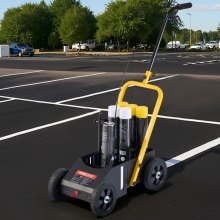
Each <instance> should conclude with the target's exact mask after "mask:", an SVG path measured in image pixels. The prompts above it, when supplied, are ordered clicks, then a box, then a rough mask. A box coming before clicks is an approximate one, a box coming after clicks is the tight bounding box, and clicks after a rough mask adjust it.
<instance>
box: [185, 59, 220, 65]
mask: <svg viewBox="0 0 220 220" xmlns="http://www.w3.org/2000/svg"><path fill="white" fill-rule="evenodd" d="M213 62H217V60H207V61H197V62H194V63H191V62H187V63H184V64H183V66H188V65H199V64H213Z"/></svg>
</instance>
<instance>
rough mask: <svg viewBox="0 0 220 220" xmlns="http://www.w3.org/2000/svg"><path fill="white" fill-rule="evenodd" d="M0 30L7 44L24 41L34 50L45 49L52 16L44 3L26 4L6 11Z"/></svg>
mask: <svg viewBox="0 0 220 220" xmlns="http://www.w3.org/2000/svg"><path fill="white" fill-rule="evenodd" d="M1 28H2V33H3V38H4V39H5V41H7V42H8V43H9V42H11V41H25V42H27V43H29V44H31V45H32V46H34V47H36V48H41V47H46V45H47V39H48V35H49V33H50V32H51V30H52V16H51V13H50V12H49V9H48V7H47V5H46V4H45V3H44V1H41V3H40V4H32V3H28V4H24V5H22V6H20V7H17V8H11V9H8V10H7V11H6V12H5V14H4V18H3V20H2V26H1Z"/></svg>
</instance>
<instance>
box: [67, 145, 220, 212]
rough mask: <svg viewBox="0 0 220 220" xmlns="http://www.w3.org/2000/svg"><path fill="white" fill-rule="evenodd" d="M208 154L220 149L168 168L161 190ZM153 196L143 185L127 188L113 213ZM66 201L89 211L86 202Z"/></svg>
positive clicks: (88, 205)
mask: <svg viewBox="0 0 220 220" xmlns="http://www.w3.org/2000/svg"><path fill="white" fill-rule="evenodd" d="M210 153H214V154H219V155H220V149H216V148H214V149H210V150H208V151H206V152H204V153H201V154H199V155H198V156H195V157H193V158H192V159H189V160H187V161H186V162H181V163H179V164H177V165H175V166H172V167H170V168H168V176H167V180H168V181H167V182H166V183H165V185H164V187H163V189H162V190H161V191H163V190H166V189H168V188H170V187H172V185H173V183H171V182H170V181H169V179H170V178H172V177H173V176H175V175H177V174H179V173H182V172H183V171H184V170H185V168H186V165H187V164H190V163H192V162H194V161H197V160H198V159H201V158H203V157H205V156H206V155H208V154H210ZM163 159H164V160H167V159H166V158H163ZM143 194H146V195H153V194H155V193H152V192H149V191H147V190H146V188H145V187H144V185H143V184H142V183H140V184H138V185H137V186H136V187H134V188H129V189H128V194H127V195H126V196H124V197H122V198H120V199H118V201H117V206H116V207H115V210H114V212H119V211H120V210H122V209H124V208H126V207H127V206H128V205H129V203H130V202H132V200H133V199H134V198H136V197H138V196H140V195H143ZM66 201H67V202H68V203H70V204H72V205H76V206H79V207H80V208H82V209H85V210H90V204H89V203H87V202H84V201H82V200H79V199H71V198H69V197H67V198H66Z"/></svg>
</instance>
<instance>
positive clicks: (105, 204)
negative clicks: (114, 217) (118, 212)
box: [90, 183, 117, 217]
mask: <svg viewBox="0 0 220 220" xmlns="http://www.w3.org/2000/svg"><path fill="white" fill-rule="evenodd" d="M116 201H117V199H116V191H115V188H114V186H112V185H110V184H107V183H102V184H100V185H99V187H98V188H97V190H95V191H94V193H93V194H92V199H91V202H90V207H91V210H92V212H93V213H94V214H95V215H96V216H98V217H104V216H106V215H109V214H110V213H111V212H112V211H113V209H114V207H115V204H116Z"/></svg>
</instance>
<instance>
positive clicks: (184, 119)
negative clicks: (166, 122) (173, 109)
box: [149, 114, 220, 125]
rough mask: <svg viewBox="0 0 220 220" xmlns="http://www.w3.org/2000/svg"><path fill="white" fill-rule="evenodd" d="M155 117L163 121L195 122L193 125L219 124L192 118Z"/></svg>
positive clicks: (219, 123) (218, 123)
mask: <svg viewBox="0 0 220 220" xmlns="http://www.w3.org/2000/svg"><path fill="white" fill-rule="evenodd" d="M149 116H152V115H151V114H149ZM157 117H158V118H163V119H171V120H178V121H188V122H195V123H203V124H212V125H220V122H218V121H206V120H199V119H192V118H180V117H171V116H165V115H158V116H157Z"/></svg>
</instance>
